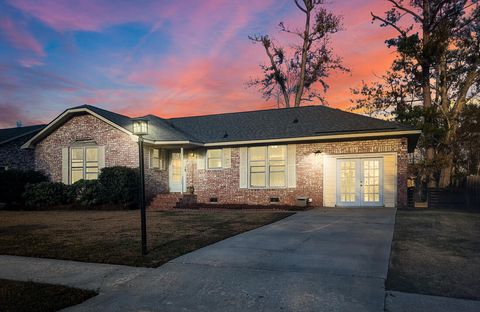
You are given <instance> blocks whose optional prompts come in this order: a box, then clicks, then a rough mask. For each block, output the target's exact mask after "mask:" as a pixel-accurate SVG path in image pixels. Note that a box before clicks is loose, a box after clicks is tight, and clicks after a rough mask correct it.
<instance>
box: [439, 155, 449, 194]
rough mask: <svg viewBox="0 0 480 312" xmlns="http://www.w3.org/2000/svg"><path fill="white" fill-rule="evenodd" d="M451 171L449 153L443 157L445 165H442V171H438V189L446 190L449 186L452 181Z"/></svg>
mask: <svg viewBox="0 0 480 312" xmlns="http://www.w3.org/2000/svg"><path fill="white" fill-rule="evenodd" d="M452 170H453V154H452V153H451V152H450V153H448V154H447V155H446V157H445V164H444V165H443V168H442V170H441V171H440V181H439V182H438V187H440V188H446V187H448V186H450V183H451V181H452Z"/></svg>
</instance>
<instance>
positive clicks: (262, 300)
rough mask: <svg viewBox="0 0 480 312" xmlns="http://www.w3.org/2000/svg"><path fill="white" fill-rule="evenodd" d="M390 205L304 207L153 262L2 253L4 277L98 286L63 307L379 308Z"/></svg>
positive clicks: (0, 261) (389, 233) (0, 265)
mask: <svg viewBox="0 0 480 312" xmlns="http://www.w3.org/2000/svg"><path fill="white" fill-rule="evenodd" d="M394 213H395V211H394V210H392V209H328V210H327V209H325V210H312V211H308V212H301V213H297V214H296V215H293V216H291V217H288V218H286V219H284V220H281V221H279V222H276V223H274V224H271V225H268V226H264V227H262V228H259V229H256V230H253V231H250V232H247V233H244V234H241V235H237V236H235V237H232V238H230V239H226V240H224V241H221V242H218V243H216V244H213V245H211V246H208V247H205V248H202V249H199V250H197V251H195V252H192V253H189V254H187V255H184V256H182V257H179V258H177V259H175V260H173V261H171V262H169V263H167V264H165V265H163V266H161V267H159V268H157V269H136V268H129V267H122V266H110V265H95V264H79V263H77V262H70V261H57V260H37V259H27V258H18V257H6V256H2V257H0V277H4V278H14V279H20V280H25V279H34V280H37V281H44V282H50V283H52V282H53V283H57V284H66V285H70V286H76V287H87V288H92V287H93V288H100V294H99V295H98V296H96V297H94V298H92V299H90V300H88V301H86V302H85V303H83V304H81V305H78V306H75V307H72V308H70V309H68V310H69V311H102V312H104V311H383V310H384V301H385V289H384V281H385V278H386V275H387V270H388V259H389V254H390V245H391V239H392V235H393V226H394ZM25 259H27V260H25ZM25 261H26V262H28V263H25ZM15 263H19V265H16V264H15ZM5 264H7V266H5ZM45 267H46V268H50V269H48V270H46V269H45ZM8 272H10V273H8ZM12 272H13V273H12Z"/></svg>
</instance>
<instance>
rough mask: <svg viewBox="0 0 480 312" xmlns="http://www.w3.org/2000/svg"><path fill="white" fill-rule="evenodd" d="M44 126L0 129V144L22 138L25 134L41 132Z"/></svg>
mask: <svg viewBox="0 0 480 312" xmlns="http://www.w3.org/2000/svg"><path fill="white" fill-rule="evenodd" d="M44 127H45V125H34V126H26V127H16V128H6V129H0V144H2V143H5V142H8V141H10V140H12V139H15V138H19V137H22V136H24V135H27V134H34V133H37V132H38V131H40V130H42V129H43V128H44Z"/></svg>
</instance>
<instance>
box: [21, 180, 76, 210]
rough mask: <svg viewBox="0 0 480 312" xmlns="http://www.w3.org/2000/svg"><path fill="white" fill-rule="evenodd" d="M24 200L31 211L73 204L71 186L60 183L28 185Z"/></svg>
mask: <svg viewBox="0 0 480 312" xmlns="http://www.w3.org/2000/svg"><path fill="white" fill-rule="evenodd" d="M23 199H24V200H25V206H26V207H27V208H29V209H39V208H40V209H41V208H50V207H54V206H59V205H65V204H70V203H72V202H73V198H72V193H71V191H70V188H69V186H68V185H65V184H63V183H58V182H40V183H37V184H27V186H26V189H25V193H24V194H23Z"/></svg>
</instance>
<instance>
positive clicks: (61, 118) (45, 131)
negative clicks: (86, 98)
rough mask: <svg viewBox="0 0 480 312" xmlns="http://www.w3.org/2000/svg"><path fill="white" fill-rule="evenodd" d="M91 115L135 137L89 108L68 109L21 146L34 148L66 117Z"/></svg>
mask: <svg viewBox="0 0 480 312" xmlns="http://www.w3.org/2000/svg"><path fill="white" fill-rule="evenodd" d="M82 112H83V113H89V114H91V115H93V116H95V117H97V118H98V119H100V120H102V121H104V122H106V123H107V124H109V125H111V126H112V127H114V128H117V129H118V130H120V131H122V132H125V133H126V134H128V135H133V133H132V132H130V131H128V130H127V129H125V128H123V127H120V126H119V125H117V124H116V123H114V122H111V121H110V120H108V119H106V118H104V117H102V116H100V115H99V114H97V113H95V112H93V111H91V110H89V109H88V108H74V109H68V110H66V111H65V112H63V113H62V114H61V115H60V116H58V117H57V118H55V119H54V120H53V121H52V122H50V123H49V124H48V125H47V126H46V127H45V128H43V129H42V130H41V131H40V132H39V133H37V134H36V135H35V136H33V137H32V138H31V139H30V140H28V141H27V142H25V144H23V145H22V146H21V148H30V147H32V143H33V142H34V141H35V140H36V139H37V138H39V137H41V136H42V135H43V134H45V133H47V132H48V131H49V130H50V129H51V128H52V127H54V126H55V125H56V124H58V123H59V122H61V121H62V120H63V119H64V118H65V117H67V116H68V115H71V114H74V113H82Z"/></svg>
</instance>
